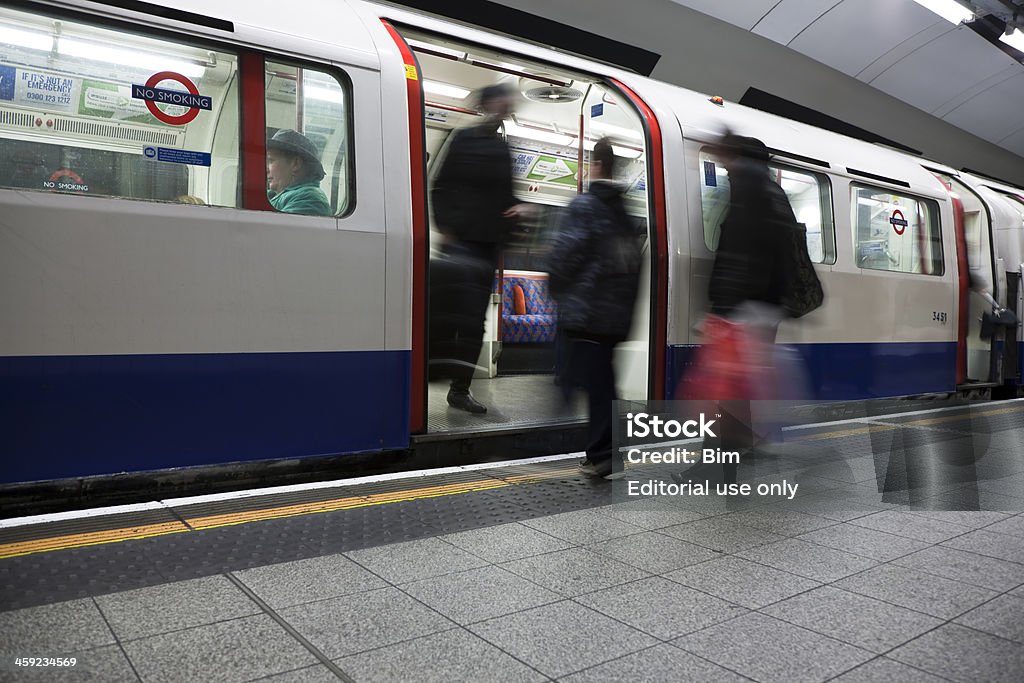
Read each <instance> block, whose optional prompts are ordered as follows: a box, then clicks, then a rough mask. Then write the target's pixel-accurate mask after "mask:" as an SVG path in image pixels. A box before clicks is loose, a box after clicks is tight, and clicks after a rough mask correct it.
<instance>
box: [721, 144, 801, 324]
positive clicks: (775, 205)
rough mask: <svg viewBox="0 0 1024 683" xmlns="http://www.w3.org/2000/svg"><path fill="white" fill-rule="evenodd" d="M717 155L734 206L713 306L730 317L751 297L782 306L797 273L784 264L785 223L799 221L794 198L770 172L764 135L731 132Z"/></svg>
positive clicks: (724, 226) (728, 220)
mask: <svg viewBox="0 0 1024 683" xmlns="http://www.w3.org/2000/svg"><path fill="white" fill-rule="evenodd" d="M718 155H719V157H720V159H721V161H722V165H723V166H725V169H726V171H728V173H729V212H728V213H727V214H726V216H725V219H724V220H723V221H722V227H721V230H722V232H721V237H720V238H719V241H718V250H717V252H716V253H715V264H714V266H713V268H712V271H711V282H710V284H709V287H708V298H709V299H710V300H711V312H712V313H715V314H718V315H722V316H725V317H729V316H730V315H732V314H733V313H734V312H735V311H736V308H737V307H738V306H740V305H742V304H743V303H744V302H751V301H755V302H761V303H762V304H765V305H767V306H770V307H779V306H781V303H782V299H783V297H784V296H785V295H786V293H787V292H788V291H789V287H790V281H789V278H790V277H791V275H792V274H791V273H790V272H789V271H788V270H787V269H786V268H785V267H784V264H785V263H786V260H785V249H786V248H787V247H788V245H789V244H791V240H790V239H789V235H788V234H787V233H786V229H787V227H788V226H789V225H792V224H795V223H796V218H795V217H794V216H793V209H792V207H791V206H790V204H789V199H788V198H787V197H786V193H785V192H784V191H783V189H782V188H781V187H779V185H778V184H777V183H774V182H772V180H771V178H770V177H769V175H768V148H767V147H766V146H765V144H764V143H763V142H761V141H760V140H757V139H755V138H748V137H742V136H739V135H732V134H727V135H725V136H723V138H722V141H721V143H720V145H719V152H718ZM773 219H774V220H773Z"/></svg>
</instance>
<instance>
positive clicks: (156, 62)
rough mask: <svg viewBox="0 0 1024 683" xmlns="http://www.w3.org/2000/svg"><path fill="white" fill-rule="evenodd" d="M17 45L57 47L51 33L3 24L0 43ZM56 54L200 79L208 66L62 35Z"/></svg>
mask: <svg viewBox="0 0 1024 683" xmlns="http://www.w3.org/2000/svg"><path fill="white" fill-rule="evenodd" d="M5 43H6V44H7V45H17V46H18V47H24V48H28V49H30V50H40V51H44V52H50V51H51V50H52V49H53V46H54V39H53V36H52V35H51V34H48V33H37V32H35V31H24V30H21V29H16V28H10V27H7V26H0V44H5ZM56 44H57V53H58V54H61V55H67V56H69V57H79V58H81V59H88V60H90V61H95V62H106V63H109V64H119V65H124V66H133V67H135V68H139V69H149V70H152V71H154V72H157V71H176V72H178V73H180V74H184V75H185V76H188V77H190V78H198V77H199V76H202V75H203V73H204V72H205V71H206V69H205V67H204V66H202V65H201V64H198V63H196V62H188V61H185V60H182V59H174V58H171V57H165V56H163V55H157V54H153V53H149V52H140V51H138V50H130V49H125V48H118V47H110V46H107V45H101V44H99V43H93V42H89V41H85V40H76V39H74V38H65V37H63V36H60V37H58V39H57V42H56Z"/></svg>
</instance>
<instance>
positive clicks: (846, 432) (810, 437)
mask: <svg viewBox="0 0 1024 683" xmlns="http://www.w3.org/2000/svg"><path fill="white" fill-rule="evenodd" d="M900 426H902V425H900ZM900 426H896V425H885V424H873V425H870V426H867V427H853V428H851V429H841V430H839V431H837V432H821V433H819V434H805V435H798V436H796V437H795V438H794V439H792V440H793V441H794V442H800V441H824V440H826V439H841V438H843V437H844V436H857V435H859V434H871V433H872V432H889V431H892V430H894V429H899V428H900Z"/></svg>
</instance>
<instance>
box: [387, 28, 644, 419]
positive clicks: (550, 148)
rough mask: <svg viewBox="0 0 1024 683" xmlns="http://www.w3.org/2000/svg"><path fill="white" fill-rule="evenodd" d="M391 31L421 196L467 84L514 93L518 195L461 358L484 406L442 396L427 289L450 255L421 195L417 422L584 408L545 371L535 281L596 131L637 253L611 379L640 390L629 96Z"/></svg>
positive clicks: (454, 126) (553, 361)
mask: <svg viewBox="0 0 1024 683" xmlns="http://www.w3.org/2000/svg"><path fill="white" fill-rule="evenodd" d="M400 32H401V35H402V37H403V38H404V39H405V42H406V44H407V45H408V47H409V48H411V50H412V52H413V54H414V55H415V61H416V64H417V67H418V70H419V81H420V87H421V89H422V93H423V105H422V106H423V150H424V156H425V160H426V163H425V176H426V178H425V180H426V182H425V184H424V190H425V193H426V196H427V197H428V198H429V197H430V193H431V191H432V189H433V188H434V185H435V181H436V179H437V176H438V173H439V172H440V169H441V168H442V167H443V165H444V163H445V159H446V156H447V154H448V151H449V147H450V145H451V141H452V139H453V136H454V133H455V131H456V130H459V129H461V128H466V127H471V126H474V125H478V124H479V121H480V120H481V113H480V112H479V110H478V109H477V106H476V104H477V95H478V93H479V91H480V89H482V88H483V87H486V86H488V85H494V84H502V85H504V86H506V87H507V88H509V89H510V90H512V91H514V92H515V94H516V95H515V100H516V106H515V113H513V114H512V115H510V116H509V117H508V118H506V119H505V120H503V122H502V124H501V126H500V128H499V134H500V135H501V136H502V137H503V138H504V140H505V142H506V143H507V145H508V148H509V150H510V153H511V157H512V164H513V165H512V184H513V193H514V195H515V197H516V199H517V200H519V202H520V203H521V204H522V205H523V206H524V207H525V209H524V211H523V212H522V215H521V217H520V219H519V221H518V224H517V226H516V229H515V230H514V231H513V233H512V235H511V237H510V238H509V239H508V241H507V243H506V244H505V245H504V248H503V249H502V252H501V257H500V259H499V261H498V267H497V268H496V269H495V272H494V277H493V278H492V287H491V292H490V299H489V302H488V306H487V313H486V321H485V325H484V328H485V329H484V338H483V344H482V347H481V351H480V354H479V357H478V358H477V359H476V362H475V364H474V365H475V368H474V371H473V378H472V383H471V391H472V393H473V395H474V397H475V398H476V399H477V400H478V401H480V402H481V403H482V404H484V405H485V406H486V407H487V412H486V413H483V414H474V413H469V412H466V411H464V410H459V409H457V408H453V407H451V406H450V405H449V404H448V400H447V395H448V389H449V380H448V379H447V377H446V375H445V372H444V367H445V365H444V363H445V361H446V360H447V359H446V358H445V357H443V356H442V357H440V358H439V357H438V354H437V353H436V351H437V348H439V345H438V344H437V343H436V342H437V338H438V333H439V328H438V327H437V325H438V321H437V319H434V318H433V317H432V316H431V314H430V313H429V312H430V311H438V310H443V309H444V308H445V303H446V302H445V300H444V299H442V298H440V297H445V296H448V295H449V294H448V292H450V291H451V287H450V286H446V287H441V286H439V282H440V280H439V279H438V276H437V274H438V273H439V272H449V273H450V272H451V270H450V268H449V269H448V270H447V271H446V270H445V268H446V266H450V264H446V263H445V262H446V260H450V256H449V254H450V250H449V249H447V248H446V243H447V241H448V240H451V239H452V237H451V236H450V235H447V234H445V231H444V230H443V229H442V226H439V225H438V223H437V221H436V218H435V215H434V211H433V210H432V208H431V209H428V213H427V217H426V218H427V226H428V231H427V232H428V234H427V236H426V237H427V243H428V245H429V259H430V262H429V265H428V266H427V267H426V268H425V269H424V279H425V280H426V282H425V283H424V286H425V287H426V293H427V302H428V303H427V311H428V315H427V316H426V318H427V319H426V320H425V321H424V323H423V325H424V327H425V330H424V331H423V332H424V334H423V338H424V342H425V345H426V346H428V349H427V351H426V355H425V363H424V366H425V367H424V371H423V372H424V375H425V379H426V391H425V392H424V393H425V396H424V399H425V406H424V415H425V420H424V425H423V427H424V429H423V430H422V431H423V432H427V433H429V434H436V435H442V434H453V435H466V434H472V433H477V432H488V431H496V432H500V431H504V430H517V429H522V428H526V427H532V426H551V425H570V424H574V423H581V422H582V421H584V420H585V419H586V402H585V397H583V396H582V395H579V394H578V393H576V394H575V395H572V394H569V395H567V393H566V392H564V391H563V388H562V387H560V386H559V385H558V382H557V373H556V366H557V365H558V364H559V363H560V362H562V361H561V360H560V359H559V357H558V353H557V351H556V346H557V344H556V339H557V329H558V327H557V321H558V312H557V306H556V304H555V301H554V299H553V298H552V297H551V294H550V291H549V289H548V274H547V268H548V263H547V255H548V252H549V251H550V249H551V246H552V243H553V240H554V239H555V237H556V236H557V234H558V230H559V229H560V226H561V224H562V221H563V220H564V218H565V214H566V209H567V207H568V205H569V203H570V202H571V201H572V199H573V198H574V197H576V196H577V194H579V193H581V192H583V191H585V190H586V188H587V186H588V184H589V179H588V176H587V165H588V161H589V154H590V151H591V150H592V149H593V146H594V144H595V142H596V141H597V140H598V139H600V138H602V137H608V138H610V139H611V140H612V143H613V149H614V151H615V155H616V160H617V163H616V181H617V182H618V183H620V185H621V186H622V188H623V191H624V198H625V203H626V208H627V213H628V215H629V217H630V219H631V220H632V221H633V223H634V226H635V230H636V240H637V242H638V244H639V245H640V246H641V248H642V253H643V255H644V265H643V269H642V274H641V291H640V294H639V296H638V301H637V305H636V310H635V313H634V319H633V329H632V332H631V334H630V337H629V339H628V340H627V341H626V342H625V343H623V344H621V345H620V346H619V348H618V350H617V357H616V371H617V388H618V392H619V395H620V396H621V397H623V398H636V399H642V398H647V397H648V396H649V395H650V392H651V390H652V389H651V381H652V379H653V373H652V372H651V367H652V365H651V358H652V355H651V341H650V340H651V336H652V335H651V321H652V316H651V313H652V304H651V296H650V290H651V283H652V278H651V272H652V270H651V264H652V261H651V257H652V254H653V253H654V249H652V244H653V243H652V240H651V235H650V234H649V232H650V231H649V225H650V221H649V216H650V215H651V214H652V213H653V207H652V206H651V199H650V197H651V195H652V193H651V192H649V191H648V186H647V176H648V166H649V155H648V142H647V138H646V136H645V131H644V125H643V123H642V119H641V117H640V115H639V113H638V112H637V111H636V109H635V108H634V105H633V103H632V102H631V101H630V100H629V99H628V98H627V97H626V96H625V95H624V94H623V93H622V92H620V91H619V89H618V88H617V87H616V86H615V85H614V84H612V83H609V82H605V81H604V80H602V79H600V78H597V77H594V76H593V75H588V74H582V73H577V72H571V71H569V70H566V69H564V68H561V67H554V66H551V65H548V64H543V63H539V62H534V61H531V60H528V59H525V58H523V57H521V56H520V55H515V54H510V53H503V52H498V51H495V50H493V49H491V48H487V47H484V46H480V45H473V44H467V43H461V42H458V41H454V40H451V39H449V38H446V37H440V36H436V35H433V34H429V33H425V32H420V31H416V30H413V29H400ZM427 204H428V206H429V205H430V202H429V200H428V202H427ZM430 273H433V274H434V275H433V276H431V275H430ZM431 277H433V281H432V280H431ZM450 284H451V283H447V285H450ZM432 340H433V341H434V342H435V343H434V344H431V341H432ZM414 365H415V364H414ZM414 383H415V382H414ZM413 399H414V400H416V397H415V396H414V397H413ZM413 412H414V414H415V412H416V411H415V410H414V411H413Z"/></svg>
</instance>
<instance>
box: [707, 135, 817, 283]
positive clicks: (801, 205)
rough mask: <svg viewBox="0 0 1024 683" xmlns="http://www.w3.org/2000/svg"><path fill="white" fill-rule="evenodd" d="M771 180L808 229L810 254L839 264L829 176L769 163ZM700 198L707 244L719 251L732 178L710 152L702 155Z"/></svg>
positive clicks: (813, 259) (815, 257) (813, 258)
mask: <svg viewBox="0 0 1024 683" xmlns="http://www.w3.org/2000/svg"><path fill="white" fill-rule="evenodd" d="M768 168H769V171H770V177H771V179H772V180H774V181H775V182H776V183H778V184H779V185H780V186H781V187H782V189H783V190H784V191H785V192H786V196H787V197H789V203H790V206H792V207H793V213H794V215H795V216H796V219H797V221H798V222H800V223H802V224H803V225H804V226H805V227H806V228H807V252H808V253H809V254H810V256H811V260H812V261H814V262H815V263H835V229H834V221H833V219H832V185H831V183H830V182H829V179H828V176H826V175H824V174H823V173H816V172H813V171H808V170H805V169H798V168H795V167H792V166H782V165H779V164H775V163H772V164H769V167H768ZM700 169H701V184H700V190H701V192H700V199H701V210H702V214H703V217H704V243H705V244H706V245H707V247H708V249H710V250H711V251H715V250H716V249H717V248H718V238H719V236H720V233H721V226H722V221H723V220H724V219H725V214H726V213H727V212H728V210H729V175H728V174H727V173H726V170H725V167H724V166H722V165H721V164H720V163H717V162H716V160H715V157H714V156H712V155H711V154H710V152H708V151H701V153H700Z"/></svg>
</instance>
